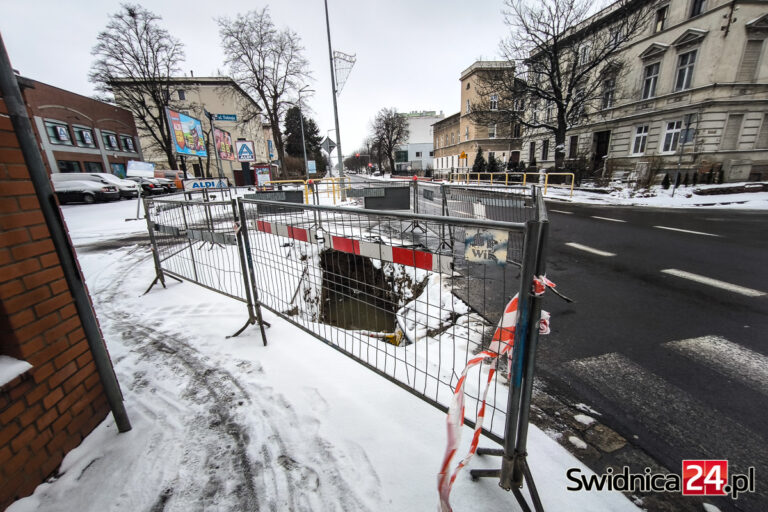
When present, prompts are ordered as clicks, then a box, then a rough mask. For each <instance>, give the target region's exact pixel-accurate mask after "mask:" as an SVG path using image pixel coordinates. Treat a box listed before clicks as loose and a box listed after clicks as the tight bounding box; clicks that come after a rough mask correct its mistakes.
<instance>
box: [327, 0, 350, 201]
mask: <svg viewBox="0 0 768 512" xmlns="http://www.w3.org/2000/svg"><path fill="white" fill-rule="evenodd" d="M325 29H326V31H327V32H328V60H329V61H330V64H331V92H332V93H333V118H334V120H335V122H336V155H337V158H338V159H339V177H344V160H342V158H341V132H340V131H339V109H338V107H337V106H336V74H335V71H334V68H333V49H332V46H331V24H330V22H329V21H328V0H325ZM341 199H342V201H345V200H346V199H347V193H346V191H344V190H342V193H341Z"/></svg>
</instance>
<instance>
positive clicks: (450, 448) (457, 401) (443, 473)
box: [437, 276, 555, 512]
mask: <svg viewBox="0 0 768 512" xmlns="http://www.w3.org/2000/svg"><path fill="white" fill-rule="evenodd" d="M548 287H549V288H554V287H555V284H554V283H553V282H552V281H550V280H548V279H547V278H546V277H544V276H539V277H537V278H534V280H533V293H534V295H537V296H540V295H542V294H543V293H544V292H545V291H546V289H547V288H548ZM517 303H518V294H515V296H514V297H512V300H510V301H509V304H507V307H506V308H504V314H503V315H502V316H501V320H499V325H498V327H496V332H494V334H493V338H492V340H491V344H490V346H489V347H488V350H483V351H482V352H480V353H479V354H477V355H476V356H475V357H474V358H472V359H470V360H469V361H468V362H467V366H466V367H465V368H464V371H462V372H461V377H460V378H459V381H458V383H457V384H456V389H455V390H454V392H453V399H452V400H451V405H450V406H449V407H448V416H447V418H446V427H447V437H448V440H447V443H446V447H445V456H444V457H443V463H442V465H441V467H440V473H439V474H438V477H437V489H438V492H439V494H440V509H441V510H442V512H451V510H452V509H451V503H450V496H451V489H452V487H453V482H454V481H455V480H456V477H457V476H458V475H459V472H460V471H461V470H462V469H463V468H464V466H466V465H467V464H469V461H470V460H471V459H472V456H473V455H474V454H475V452H476V451H477V445H478V443H479V442H480V432H481V431H482V429H483V420H484V419H485V405H486V397H487V396H488V390H489V389H490V387H491V382H493V376H494V374H495V373H496V362H497V361H498V358H499V356H501V355H503V354H509V353H510V352H511V351H512V349H513V348H514V343H515V326H516V325H517ZM539 334H549V313H548V312H546V311H542V312H541V320H539ZM486 359H491V362H490V363H489V370H488V379H487V381H486V383H485V389H484V390H483V396H482V403H481V405H480V410H479V411H478V413H477V420H476V421H475V432H474V435H473V436H472V441H471V442H470V444H469V453H467V455H466V457H464V459H462V460H461V461H460V462H459V463H458V465H457V466H456V468H455V469H454V470H453V473H451V474H450V475H449V468H450V465H451V460H452V459H453V456H454V455H455V454H456V451H457V450H458V447H459V442H460V441H461V428H462V427H463V426H464V384H465V382H466V379H467V373H468V372H469V370H470V369H471V368H473V367H475V366H478V365H481V364H482V363H483V362H484V361H485V360H486ZM508 365H509V366H508V373H507V375H509V376H510V378H511V375H512V374H511V373H510V371H511V357H510V358H509V359H508Z"/></svg>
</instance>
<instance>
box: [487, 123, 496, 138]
mask: <svg viewBox="0 0 768 512" xmlns="http://www.w3.org/2000/svg"><path fill="white" fill-rule="evenodd" d="M488 138H489V139H495V138H496V125H495V124H491V125H488Z"/></svg>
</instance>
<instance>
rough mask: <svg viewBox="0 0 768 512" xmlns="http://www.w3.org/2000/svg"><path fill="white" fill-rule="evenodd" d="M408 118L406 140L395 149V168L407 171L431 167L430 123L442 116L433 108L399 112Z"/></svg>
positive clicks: (432, 154)
mask: <svg viewBox="0 0 768 512" xmlns="http://www.w3.org/2000/svg"><path fill="white" fill-rule="evenodd" d="M400 115H401V116H403V117H405V118H407V119H408V142H407V143H406V144H403V145H401V146H400V148H399V149H398V150H397V151H395V170H396V171H402V172H408V171H417V170H426V169H432V168H433V167H434V166H433V165H432V160H433V157H434V142H433V134H432V125H433V124H434V123H436V122H437V121H439V120H441V119H442V118H443V117H445V116H444V115H443V112H442V111H440V113H439V114H438V113H436V112H435V111H434V110H431V111H423V112H408V113H401V114H400Z"/></svg>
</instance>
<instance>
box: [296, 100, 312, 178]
mask: <svg viewBox="0 0 768 512" xmlns="http://www.w3.org/2000/svg"><path fill="white" fill-rule="evenodd" d="M308 87H309V86H308V85H305V86H304V87H302V88H301V89H299V124H300V125H301V149H303V150H304V175H305V176H306V178H307V179H309V161H307V143H306V141H305V140H304V114H303V113H302V111H301V93H302V92H305V91H306V92H315V91H314V89H308Z"/></svg>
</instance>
